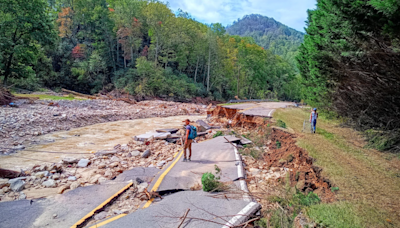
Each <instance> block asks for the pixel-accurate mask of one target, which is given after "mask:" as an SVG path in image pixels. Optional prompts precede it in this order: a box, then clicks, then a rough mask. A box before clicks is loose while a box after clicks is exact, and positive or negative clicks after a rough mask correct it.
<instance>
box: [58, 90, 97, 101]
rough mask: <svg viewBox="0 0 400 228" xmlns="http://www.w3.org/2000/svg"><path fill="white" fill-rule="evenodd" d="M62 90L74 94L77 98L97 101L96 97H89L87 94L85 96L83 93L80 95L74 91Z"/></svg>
mask: <svg viewBox="0 0 400 228" xmlns="http://www.w3.org/2000/svg"><path fill="white" fill-rule="evenodd" d="M61 90H62V91H63V92H66V93H70V94H73V95H75V96H79V97H84V98H88V99H97V97H96V96H92V95H87V94H83V93H78V92H75V91H72V90H68V89H61Z"/></svg>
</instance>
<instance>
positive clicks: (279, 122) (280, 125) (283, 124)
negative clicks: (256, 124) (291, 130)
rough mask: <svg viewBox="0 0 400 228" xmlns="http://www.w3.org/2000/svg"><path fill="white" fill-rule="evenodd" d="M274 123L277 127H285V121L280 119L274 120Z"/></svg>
mask: <svg viewBox="0 0 400 228" xmlns="http://www.w3.org/2000/svg"><path fill="white" fill-rule="evenodd" d="M276 125H277V126H278V127H281V128H286V123H285V122H283V121H282V120H278V121H277V122H276Z"/></svg>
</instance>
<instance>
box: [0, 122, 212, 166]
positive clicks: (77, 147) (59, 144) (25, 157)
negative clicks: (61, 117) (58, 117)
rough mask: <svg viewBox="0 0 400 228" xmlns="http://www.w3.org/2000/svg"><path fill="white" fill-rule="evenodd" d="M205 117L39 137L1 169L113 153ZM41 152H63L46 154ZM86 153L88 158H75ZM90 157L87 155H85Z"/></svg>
mask: <svg viewBox="0 0 400 228" xmlns="http://www.w3.org/2000/svg"><path fill="white" fill-rule="evenodd" d="M204 118H206V116H173V117H167V118H148V119H136V120H126V121H117V122H109V123H101V124H95V125H90V126H86V127H81V128H75V129H71V130H69V131H60V132H55V133H51V134H47V135H43V136H39V137H37V140H38V141H39V142H41V143H39V144H38V145H36V146H31V147H27V148H26V149H25V150H23V151H19V152H18V153H15V154H12V155H8V156H0V167H1V168H4V169H13V170H20V169H27V168H29V167H32V166H33V165H35V164H43V163H45V162H49V163H57V162H60V161H61V160H62V158H64V157H76V158H82V157H85V156H88V155H90V154H93V153H95V152H96V151H99V150H108V149H112V148H113V147H114V146H115V145H117V144H126V143H128V142H129V141H130V140H131V139H132V137H133V136H136V135H141V134H145V133H146V132H150V131H151V132H154V131H155V130H156V129H162V128H181V127H182V126H183V123H182V121H183V120H185V119H190V120H191V121H196V120H199V119H204ZM38 151H50V152H62V153H44V152H38ZM73 153H85V154H73ZM86 154H87V155H86Z"/></svg>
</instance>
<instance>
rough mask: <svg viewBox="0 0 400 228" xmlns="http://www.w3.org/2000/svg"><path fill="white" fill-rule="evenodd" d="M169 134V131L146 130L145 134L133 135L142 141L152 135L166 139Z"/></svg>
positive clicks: (155, 137)
mask: <svg viewBox="0 0 400 228" xmlns="http://www.w3.org/2000/svg"><path fill="white" fill-rule="evenodd" d="M169 136H171V133H169V132H167V133H157V132H147V133H146V134H143V135H138V136H135V140H136V141H142V142H144V141H147V140H149V139H151V138H152V137H153V138H154V139H166V138H168V137H169Z"/></svg>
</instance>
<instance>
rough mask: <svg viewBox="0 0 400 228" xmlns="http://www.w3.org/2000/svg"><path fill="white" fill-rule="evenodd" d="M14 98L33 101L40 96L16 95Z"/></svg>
mask: <svg viewBox="0 0 400 228" xmlns="http://www.w3.org/2000/svg"><path fill="white" fill-rule="evenodd" d="M14 98H15V99H18V100H33V101H36V100H39V99H40V97H23V96H16V97H14Z"/></svg>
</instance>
